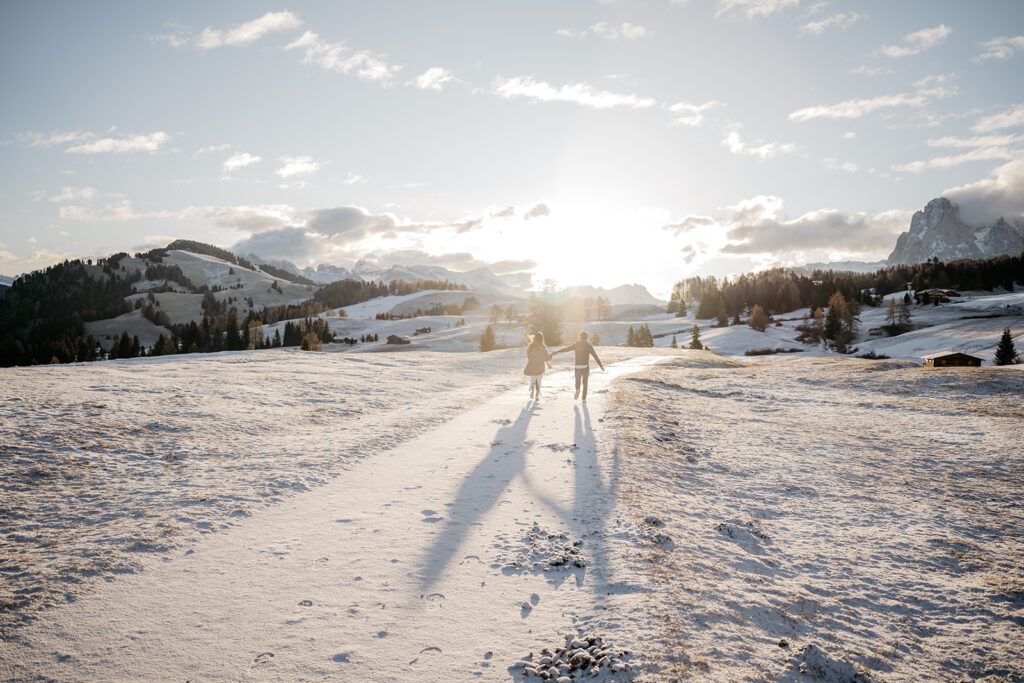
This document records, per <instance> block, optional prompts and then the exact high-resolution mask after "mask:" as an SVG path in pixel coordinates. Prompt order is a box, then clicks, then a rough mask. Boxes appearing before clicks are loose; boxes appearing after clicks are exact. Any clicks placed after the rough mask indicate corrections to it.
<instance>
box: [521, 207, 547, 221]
mask: <svg viewBox="0 0 1024 683" xmlns="http://www.w3.org/2000/svg"><path fill="white" fill-rule="evenodd" d="M550 215H551V209H550V208H549V207H548V205H547V204H536V205H534V206H533V207H532V208H531V209H529V210H528V211H527V212H526V213H524V214H523V220H525V221H528V220H530V219H531V218H540V217H542V216H550Z"/></svg>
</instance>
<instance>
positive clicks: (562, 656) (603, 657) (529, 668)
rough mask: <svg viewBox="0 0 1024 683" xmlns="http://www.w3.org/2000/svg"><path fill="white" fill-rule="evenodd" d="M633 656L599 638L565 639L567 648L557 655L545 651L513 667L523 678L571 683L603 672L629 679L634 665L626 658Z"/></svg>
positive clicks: (557, 652)
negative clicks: (518, 670) (519, 671)
mask: <svg viewBox="0 0 1024 683" xmlns="http://www.w3.org/2000/svg"><path fill="white" fill-rule="evenodd" d="M631 654H632V653H631V652H630V651H629V650H613V649H612V648H611V647H609V646H607V645H606V644H605V642H604V639H603V638H601V637H600V636H583V635H580V636H566V637H565V647H558V648H555V651H554V652H551V650H549V649H547V648H544V649H543V650H541V651H540V656H539V657H534V655H533V653H532V652H531V653H530V654H528V655H527V656H526V657H523V658H522V659H521V660H519V661H518V662H516V663H515V664H513V665H512V667H511V668H512V669H513V670H516V669H520V670H522V674H523V678H524V679H527V678H539V679H541V680H544V681H555V683H570V682H571V681H578V680H584V679H585V678H593V677H597V676H600V675H601V674H603V673H608V674H618V675H619V676H623V675H624V676H629V675H630V673H631V672H632V666H631V665H630V664H629V663H628V662H626V661H625V658H628V657H629V656H631Z"/></svg>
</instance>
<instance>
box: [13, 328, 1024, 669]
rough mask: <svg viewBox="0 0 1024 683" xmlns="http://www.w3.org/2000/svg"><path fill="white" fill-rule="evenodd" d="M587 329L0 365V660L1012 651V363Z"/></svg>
mask: <svg viewBox="0 0 1024 683" xmlns="http://www.w3.org/2000/svg"><path fill="white" fill-rule="evenodd" d="M601 352H602V354H604V355H607V358H605V361H606V363H607V364H608V372H607V373H601V372H594V373H593V374H592V376H591V395H590V399H589V401H588V402H587V403H581V402H578V401H573V399H572V385H571V382H572V374H571V371H570V370H571V366H570V361H569V360H564V357H562V356H560V357H559V358H558V360H557V361H556V364H555V367H556V371H555V372H552V373H548V375H546V376H545V378H544V382H545V396H544V399H543V400H541V401H529V400H527V397H526V394H527V390H526V384H525V381H524V380H523V378H522V375H521V367H522V364H523V358H522V355H523V351H522V349H513V350H509V351H502V352H495V353H489V354H455V353H447V354H445V353H431V352H423V351H417V350H415V349H413V350H412V351H409V352H402V353H393V354H369V355H367V354H349V353H302V352H297V351H290V350H281V351H270V352H267V351H262V352H235V353H222V354H209V355H205V356H184V357H163V358H155V359H138V360H131V361H117V362H110V363H102V364H85V365H65V366H47V367H35V368H14V369H5V370H3V371H2V372H3V380H4V387H5V393H4V394H3V395H2V396H0V399H2V401H3V412H2V413H0V414H2V417H0V444H2V445H0V448H2V449H3V450H2V452H0V454H2V456H3V457H2V458H0V466H2V467H3V468H4V470H3V475H4V476H3V482H4V496H3V503H2V509H0V572H2V573H3V575H4V582H3V584H2V585H3V591H4V593H3V599H4V600H6V601H7V602H6V603H5V604H6V607H5V609H4V611H3V612H2V613H0V614H2V615H3V616H2V619H3V627H4V632H3V638H2V639H0V679H13V680H23V679H28V680H36V679H58V680H321V679H326V678H332V677H333V678H338V679H343V680H402V681H421V680H472V679H474V678H480V679H483V680H507V679H508V677H509V676H510V675H512V676H513V677H523V676H524V674H526V673H527V672H526V669H527V667H528V666H530V667H532V669H533V670H534V671H537V670H538V669H541V668H543V667H542V666H541V665H542V662H541V660H542V659H543V658H544V657H550V661H548V662H544V663H543V666H546V667H547V668H546V669H543V672H544V673H546V674H547V676H548V679H549V680H562V679H565V680H570V681H571V680H579V679H581V678H582V679H583V680H637V681H662V680H671V679H675V678H685V677H694V678H698V679H700V680H713V681H736V680H779V681H812V680H839V681H842V680H850V681H856V680H874V679H880V680H922V679H957V678H983V677H986V676H988V677H991V678H993V679H999V678H1002V679H1005V680H1015V679H1018V678H1020V677H1022V676H1024V667H1022V665H1021V662H1022V661H1024V657H1022V654H1024V635H1022V634H1024V628H1022V626H1024V623H1022V621H1021V614H1022V611H1024V584H1022V583H1021V571H1020V568H1021V567H1022V566H1024V508H1022V507H1021V500H1022V498H1024V483H1022V482H1024V454H1022V453H1021V451H1020V448H1019V444H1020V443H1021V441H1022V440H1024V425H1022V421H1021V419H1020V418H1021V415H1022V414H1024V372H1022V370H1024V368H1022V367H1003V368H957V369H932V368H921V367H918V366H916V365H914V364H912V363H908V362H905V361H884V362H880V361H865V360H854V359H837V358H834V357H802V356H797V357H792V356H787V357H779V356H768V357H759V358H757V359H756V360H755V361H753V362H750V361H747V360H739V359H729V358H725V357H722V356H718V355H716V354H712V353H707V352H700V351H667V350H664V349H654V350H638V349H605V348H602V349H601ZM573 549H575V550H576V552H573ZM563 558H564V559H565V560H566V562H564V563H562V562H559V560H560V559H563ZM574 558H581V559H582V560H583V561H582V562H580V564H581V565H582V566H577V565H576V564H575V563H574V562H573V559H574ZM552 559H555V560H556V562H555V564H552V563H551V560H552ZM570 563H572V565H571V566H570ZM567 635H568V638H567V637H566V636H567ZM574 641H576V642H574ZM563 644H564V645H563ZM544 648H548V654H545V653H544ZM594 648H597V649H596V650H595V649H594ZM527 653H532V657H530V656H526V657H525V659H524V655H527ZM627 653H628V654H627ZM595 655H598V656H596V657H595ZM604 656H608V657H609V659H608V661H607V662H606V663H605V664H604V665H602V666H600V667H596V666H595V665H596V664H597V663H598V662H600V661H601V659H602V658H603V657H604ZM517 662H520V663H522V665H521V666H518V665H517ZM552 664H554V669H552V668H551V665H552ZM613 664H614V665H616V666H619V667H620V668H619V670H618V671H613V667H612V665H613ZM563 667H564V668H565V670H564V671H563ZM555 671H557V673H558V676H554V677H553V672H555ZM592 672H596V673H595V674H593V675H592ZM524 680H536V679H535V678H534V677H533V675H532V674H529V675H528V677H526V678H525V679H524Z"/></svg>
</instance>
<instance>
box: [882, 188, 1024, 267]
mask: <svg viewBox="0 0 1024 683" xmlns="http://www.w3.org/2000/svg"><path fill="white" fill-rule="evenodd" d="M1011 220H1012V221H1013V222H1012V223H1011V222H1010V221H1009V220H1007V219H1006V218H1005V217H1000V218H999V219H998V220H996V221H995V222H994V223H993V224H992V225H982V226H971V225H968V224H967V223H965V222H964V221H963V220H962V219H961V218H960V207H959V206H958V205H957V204H955V203H954V202H952V201H951V200H949V199H948V198H946V197H936V198H935V199H932V200H931V201H930V202H928V203H927V204H926V205H925V207H924V209H922V210H920V211H917V212H915V213H914V216H913V218H911V220H910V228H909V229H908V230H907V231H906V232H903V233H901V234H900V236H899V237H898V238H896V246H895V247H894V248H893V250H892V252H891V253H890V254H889V258H888V259H886V264H887V265H890V266H895V265H903V264H912V263H923V262H925V261H928V260H930V259H932V258H938V259H939V260H940V261H955V260H958V259H985V258H994V257H996V256H1003V255H1007V254H1019V253H1021V252H1022V251H1024V219H1021V218H1011Z"/></svg>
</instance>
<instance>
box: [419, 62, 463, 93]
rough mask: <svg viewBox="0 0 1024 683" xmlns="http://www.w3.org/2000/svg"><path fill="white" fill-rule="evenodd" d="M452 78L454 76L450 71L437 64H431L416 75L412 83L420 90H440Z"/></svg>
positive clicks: (453, 78)
mask: <svg viewBox="0 0 1024 683" xmlns="http://www.w3.org/2000/svg"><path fill="white" fill-rule="evenodd" d="M453 80H455V77H454V76H453V75H452V72H451V71H449V70H448V69H442V68H441V67H439V66H432V67H430V68H429V69H427V70H426V71H424V72H423V73H422V74H420V75H419V76H417V77H416V78H415V79H414V80H413V81H412V83H413V85H415V86H416V87H417V88H419V89H420V90H441V88H443V87H444V84H445V83H448V82H449V81H453Z"/></svg>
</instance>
